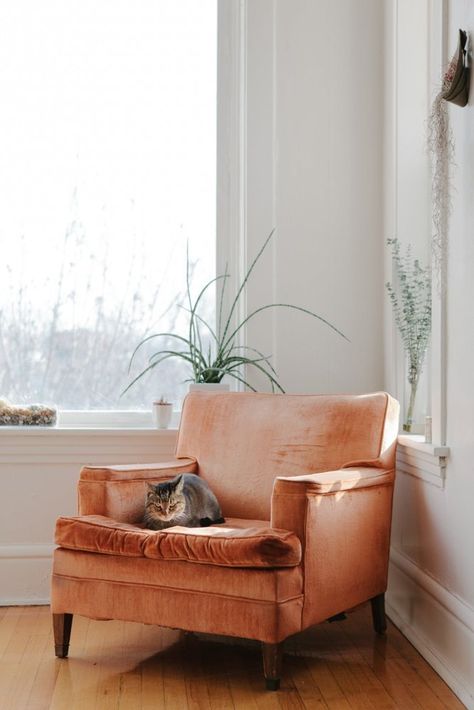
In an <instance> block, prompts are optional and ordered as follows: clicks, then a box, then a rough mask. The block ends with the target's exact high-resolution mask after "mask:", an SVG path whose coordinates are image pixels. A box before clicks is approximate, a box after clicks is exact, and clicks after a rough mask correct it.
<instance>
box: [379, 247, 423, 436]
mask: <svg viewBox="0 0 474 710" xmlns="http://www.w3.org/2000/svg"><path fill="white" fill-rule="evenodd" d="M388 244H389V246H391V248H392V258H393V262H394V266H395V272H396V275H397V278H398V284H399V292H397V291H396V290H395V288H394V287H393V285H392V284H391V283H386V284H385V286H386V288H387V291H388V294H389V296H390V300H391V302H392V308H393V313H394V317H395V323H396V324H397V326H398V330H399V332H400V335H401V339H402V343H403V348H404V350H405V355H406V358H407V363H408V374H407V379H408V384H409V385H410V397H409V401H408V408H407V413H406V417H405V422H404V424H403V431H406V432H410V431H411V428H412V425H413V410H414V407H415V399H416V392H417V389H418V383H419V380H420V375H421V373H422V371H423V364H424V360H425V355H426V351H427V349H428V343H429V339H430V335H431V270H430V268H429V267H428V266H426V267H422V266H420V263H419V261H418V259H414V258H413V256H412V253H411V247H410V245H408V247H407V250H406V253H405V255H401V254H400V243H399V241H398V239H389V240H388Z"/></svg>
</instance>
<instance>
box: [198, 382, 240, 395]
mask: <svg viewBox="0 0 474 710" xmlns="http://www.w3.org/2000/svg"><path fill="white" fill-rule="evenodd" d="M229 390H230V386H229V385H228V384H227V383H225V382H191V384H190V385H189V391H190V392H208V393H209V392H228V391H229Z"/></svg>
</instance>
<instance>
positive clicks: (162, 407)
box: [153, 402, 173, 429]
mask: <svg viewBox="0 0 474 710" xmlns="http://www.w3.org/2000/svg"><path fill="white" fill-rule="evenodd" d="M172 415H173V404H172V402H153V422H154V424H155V426H156V428H157V429H168V427H169V425H170V422H171V417H172Z"/></svg>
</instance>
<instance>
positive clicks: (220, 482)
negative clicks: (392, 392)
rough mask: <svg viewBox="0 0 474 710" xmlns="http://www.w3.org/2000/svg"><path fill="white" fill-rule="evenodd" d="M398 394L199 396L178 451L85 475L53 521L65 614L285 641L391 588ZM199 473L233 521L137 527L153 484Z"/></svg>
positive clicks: (187, 406) (187, 408) (58, 596)
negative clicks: (75, 506) (74, 498)
mask: <svg viewBox="0 0 474 710" xmlns="http://www.w3.org/2000/svg"><path fill="white" fill-rule="evenodd" d="M397 432H398V404H397V402H395V400H393V399H392V398H391V397H389V396H388V395H386V394H384V393H376V394H373V395H364V396H349V395H344V396H342V395H341V396H310V395H307V396H303V395H301V396H300V395H263V394H253V393H252V394H250V393H249V394H247V393H242V394H240V393H239V394H237V393H232V394H230V393H217V394H212V395H209V394H206V393H202V392H199V393H192V394H190V395H188V397H187V398H186V400H185V403H184V407H183V413H182V418H181V426H180V431H179V436H178V443H177V450H176V458H175V459H174V460H173V461H171V462H169V463H167V464H157V465H136V466H110V467H92V466H88V467H85V468H83V469H82V471H81V475H80V481H79V489H78V491H79V516H77V517H74V518H61V519H60V520H59V521H58V528H57V538H56V539H57V542H58V544H59V545H60V547H59V548H58V549H57V550H56V551H55V554H54V567H53V578H52V611H53V613H54V614H66V613H67V614H74V613H78V614H83V615H85V616H88V617H91V618H97V619H107V618H117V619H125V620H133V621H142V622H145V623H153V624H159V625H163V626H170V627H175V628H182V629H189V630H196V631H205V632H209V633H222V634H226V635H233V636H243V637H246V638H253V639H259V640H261V641H263V642H265V643H270V644H274V643H278V642H279V641H281V640H283V639H284V638H286V637H287V636H288V635H290V634H294V633H296V632H298V631H301V630H303V629H304V628H306V627H308V626H310V625H311V624H314V623H317V622H319V621H322V620H324V619H327V618H328V617H330V616H332V615H334V614H336V613H339V612H341V611H344V610H346V609H348V608H350V607H352V606H355V605H356V604H359V603H361V602H363V601H366V600H368V599H371V598H373V597H376V596H377V595H380V594H383V592H384V591H385V589H386V584H387V569H388V550H389V539H390V519H391V507H392V493H393V483H394V464H395V447H396V439H397ZM183 471H189V472H192V473H195V474H196V475H199V476H202V477H203V478H204V479H205V480H207V482H208V483H209V484H210V486H211V488H212V489H213V491H214V492H215V493H216V495H217V497H218V499H219V502H220V504H221V507H222V511H223V514H224V516H225V518H226V523H225V524H224V525H218V526H211V527H210V528H179V527H175V528H170V529H168V530H165V531H159V532H154V531H149V530H144V529H142V528H140V519H141V516H142V514H143V507H144V499H145V489H146V482H147V481H159V480H164V479H166V478H171V477H173V476H175V475H176V474H177V473H179V472H183Z"/></svg>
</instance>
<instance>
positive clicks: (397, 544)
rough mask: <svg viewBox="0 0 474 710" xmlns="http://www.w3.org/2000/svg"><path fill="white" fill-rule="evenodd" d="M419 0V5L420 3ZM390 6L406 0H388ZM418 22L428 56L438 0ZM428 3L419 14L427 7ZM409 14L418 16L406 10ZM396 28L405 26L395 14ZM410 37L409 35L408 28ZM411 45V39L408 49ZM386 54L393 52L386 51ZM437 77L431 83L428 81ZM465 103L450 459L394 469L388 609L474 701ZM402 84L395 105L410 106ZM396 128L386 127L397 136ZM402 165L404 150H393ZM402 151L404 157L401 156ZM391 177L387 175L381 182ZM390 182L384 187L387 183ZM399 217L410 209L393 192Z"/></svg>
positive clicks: (471, 247) (453, 258) (464, 0)
mask: <svg viewBox="0 0 474 710" xmlns="http://www.w3.org/2000/svg"><path fill="white" fill-rule="evenodd" d="M422 5H423V6H424V8H421V6H422ZM387 6H388V9H389V14H390V16H391V17H392V20H393V18H394V15H393V9H394V8H396V7H397V6H398V9H400V8H403V6H407V7H408V6H409V7H410V10H411V9H412V6H413V3H412V2H410V0H398V2H397V1H396V0H394V1H393V2H392V0H390V2H388V3H387ZM417 8H418V10H419V11H420V10H421V15H420V18H419V19H420V21H421V23H422V24H421V26H420V27H421V28H422V29H421V31H418V32H416V41H417V42H418V47H419V52H420V54H421V56H422V61H424V59H423V58H425V57H426V56H428V53H429V41H430V37H429V36H428V34H427V32H426V29H427V26H426V22H427V21H428V17H429V12H430V11H431V12H433V11H434V12H437V11H439V10H440V9H441V10H442V5H441V3H440V2H438V1H437V0H435V1H433V2H429V1H428V0H426V1H425V0H423V2H421V0H420V2H419V3H418V4H417ZM423 9H424V15H423ZM445 9H446V11H447V12H446V15H445V22H444V27H443V29H444V31H445V32H446V39H447V45H448V47H449V52H448V55H449V57H450V56H451V55H452V53H453V51H454V49H455V45H456V42H457V30H458V28H460V27H461V28H463V29H465V30H467V31H468V32H470V33H471V37H472V35H473V33H474V8H473V6H472V2H469V0H455V1H454V0H452V1H451V2H448V3H446V4H445ZM412 21H413V22H414V18H413V16H412ZM398 30H399V33H400V32H402V27H401V25H400V23H399V24H398ZM412 39H413V38H412ZM407 47H408V49H407ZM399 51H402V52H407V53H409V52H410V51H411V46H410V41H409V38H408V37H407V36H406V35H405V36H404V35H403V32H402V34H401V35H400V36H399ZM389 59H390V58H389ZM434 88H435V87H433V90H434ZM471 92H472V94H473V96H472V97H471V99H470V102H469V105H468V106H467V107H466V108H459V107H456V106H450V120H451V125H452V128H453V131H454V137H455V143H456V163H457V169H456V170H455V173H454V184H453V214H452V219H451V225H450V236H449V239H450V247H449V266H448V284H447V333H446V338H447V372H446V378H447V379H446V381H447V412H446V422H447V442H446V443H447V444H448V445H449V447H450V456H449V458H448V461H447V469H446V480H445V484H444V487H439V486H434V485H431V484H430V483H428V482H426V481H424V480H420V479H419V478H416V477H414V476H412V475H405V474H404V473H401V472H400V473H399V474H398V478H397V485H396V497H395V506H394V518H393V533H392V546H393V549H392V565H391V575H390V585H389V594H388V602H389V611H390V614H391V616H392V618H393V619H394V620H395V621H396V622H397V623H398V624H399V625H400V627H401V628H402V630H404V631H405V633H406V634H407V635H408V637H409V638H410V639H411V640H412V642H413V643H414V644H415V645H416V646H417V647H418V649H419V650H420V651H421V652H422V653H423V655H425V657H427V658H428V660H429V661H430V662H431V663H432V664H433V666H434V667H435V669H436V670H437V671H438V672H439V673H440V674H441V675H442V676H443V677H444V678H445V680H446V681H447V682H448V683H449V684H450V685H451V687H452V688H453V689H454V690H455V692H456V693H457V694H458V695H459V697H460V698H461V699H462V700H463V702H464V703H465V704H466V705H467V706H468V707H470V708H474V515H473V501H474V464H473V461H474V416H473V394H474V368H473V362H474V327H473V324H474V320H473V306H472V304H473V303H474V278H473V274H474V243H473V235H474V200H473V194H474V173H473V167H472V166H473V164H474V132H473V126H474V110H473V98H474V89H473V88H472V84H471ZM402 100H403V93H402V94H400V93H399V94H398V101H397V102H396V104H395V107H394V110H395V113H397V114H398V113H402V114H403V112H404V111H406V108H407V107H406V106H404V105H403V103H402ZM409 131H410V128H409V126H408V125H404V124H403V122H399V123H398V135H397V134H393V136H395V138H396V140H397V141H398V144H399V145H403V144H404V143H405V142H406V141H407V142H408V141H409V135H408V133H409ZM393 136H392V137H393ZM398 160H399V164H398V169H399V170H402V171H403V165H404V164H405V165H406V160H407V158H406V156H405V158H404V157H403V155H402V154H401V152H400V151H398ZM400 161H401V164H400ZM386 184H387V183H386ZM388 187H389V186H388V184H387V188H388ZM398 208H399V211H400V212H401V214H402V215H403V218H404V220H409V218H410V214H411V213H412V212H413V210H414V209H415V210H416V206H415V208H414V207H413V205H411V204H410V200H409V199H408V198H406V199H403V198H402V196H401V195H400V194H399V205H398Z"/></svg>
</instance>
